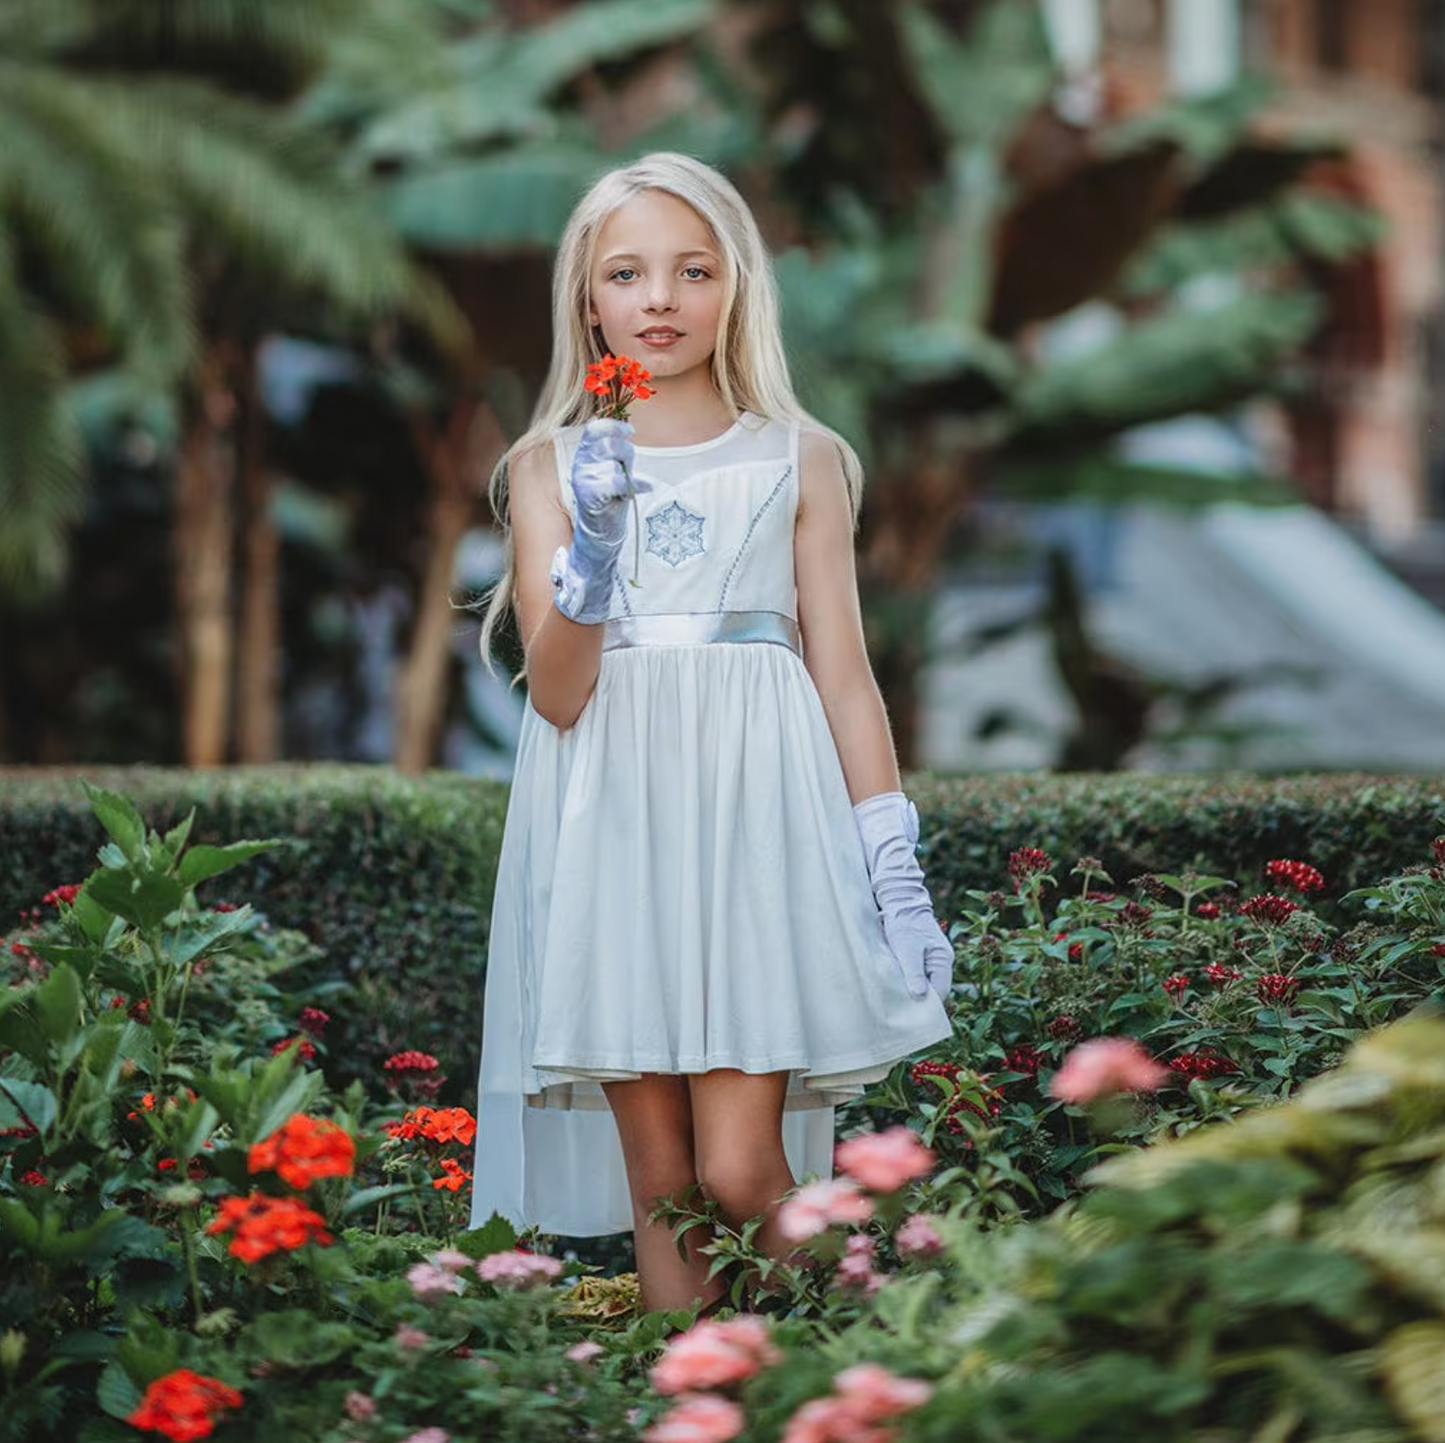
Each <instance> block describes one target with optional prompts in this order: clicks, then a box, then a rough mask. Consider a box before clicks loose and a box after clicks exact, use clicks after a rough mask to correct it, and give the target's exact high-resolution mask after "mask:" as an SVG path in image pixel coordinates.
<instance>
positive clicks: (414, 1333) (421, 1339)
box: [391, 1323, 431, 1351]
mask: <svg viewBox="0 0 1445 1443" xmlns="http://www.w3.org/2000/svg"><path fill="white" fill-rule="evenodd" d="M391 1340H392V1342H393V1343H395V1344H396V1346H397V1347H398V1348H406V1349H407V1350H408V1351H411V1350H413V1349H416V1348H425V1347H426V1345H427V1344H428V1343H430V1342H431V1334H430V1333H424V1332H422V1330H421V1329H420V1328H413V1327H412V1325H411V1324H410V1323H401V1324H399V1325H398V1327H397V1330H396V1332H394V1333H393V1334H392V1335H391Z"/></svg>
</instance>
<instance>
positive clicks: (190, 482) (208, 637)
mask: <svg viewBox="0 0 1445 1443" xmlns="http://www.w3.org/2000/svg"><path fill="white" fill-rule="evenodd" d="M198 392H199V393H198V395H197V396H196V398H195V402H194V403H193V406H192V409H191V414H190V415H189V417H188V419H187V424H186V429H185V435H184V437H183V439H182V443H181V453H180V457H179V464H178V467H177V474H176V513H175V568H176V615H177V621H178V625H179V628H180V638H181V666H180V670H181V734H182V746H183V750H184V754H185V761H186V764H187V766H192V767H214V766H221V765H223V764H224V763H225V761H226V759H227V752H228V745H229V741H230V721H231V663H232V653H233V636H232V630H233V622H232V616H231V575H232V569H233V568H232V561H231V520H232V492H233V489H234V482H235V456H234V453H233V450H232V447H231V445H230V442H229V440H228V437H227V435H226V431H227V430H228V428H229V427H230V424H231V421H232V418H233V415H234V411H235V398H234V396H233V395H232V393H231V390H230V387H229V385H228V381H227V375H226V366H225V362H224V358H223V356H222V355H221V354H220V353H218V352H217V351H215V350H212V351H211V352H210V353H209V354H208V355H207V356H206V357H205V358H204V360H203V362H202V364H201V368H200V375H199V378H198Z"/></svg>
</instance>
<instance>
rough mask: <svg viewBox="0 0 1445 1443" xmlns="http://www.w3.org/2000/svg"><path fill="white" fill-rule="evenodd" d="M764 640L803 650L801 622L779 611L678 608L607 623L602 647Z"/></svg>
mask: <svg viewBox="0 0 1445 1443" xmlns="http://www.w3.org/2000/svg"><path fill="white" fill-rule="evenodd" d="M717 641H722V642H762V643H764V644H767V645H771V646H786V647H787V648H788V649H789V650H790V651H795V652H797V653H799V655H801V654H802V646H801V644H800V641H799V637H798V623H797V622H796V621H794V620H793V618H792V617H791V616H784V615H783V613H782V612H780V611H675V612H665V613H661V614H659V615H655V616H622V617H618V618H616V619H615V620H613V621H609V622H608V623H607V631H606V633H605V634H604V636H603V638H602V650H603V651H617V650H619V649H620V648H622V647H627V646H706V645H708V644H709V643H712V642H717Z"/></svg>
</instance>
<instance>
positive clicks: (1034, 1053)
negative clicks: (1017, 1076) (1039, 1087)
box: [1003, 1042, 1044, 1077]
mask: <svg viewBox="0 0 1445 1443" xmlns="http://www.w3.org/2000/svg"><path fill="white" fill-rule="evenodd" d="M1043 1061H1044V1056H1043V1053H1041V1052H1040V1051H1039V1050H1038V1048H1037V1047H1030V1046H1029V1045H1028V1043H1026V1042H1023V1043H1020V1044H1019V1045H1018V1046H1017V1047H1013V1048H1010V1049H1009V1051H1008V1053H1007V1054H1006V1055H1005V1057H1004V1060H1003V1065H1004V1067H1005V1069H1006V1070H1007V1071H1009V1072H1022V1073H1023V1074H1024V1075H1025V1076H1026V1077H1036V1076H1037V1075H1038V1071H1039V1068H1040V1067H1041V1066H1042V1065H1043Z"/></svg>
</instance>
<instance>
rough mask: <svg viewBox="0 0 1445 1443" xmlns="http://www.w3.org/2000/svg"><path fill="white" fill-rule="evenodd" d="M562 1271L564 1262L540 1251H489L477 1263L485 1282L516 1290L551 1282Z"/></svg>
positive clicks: (479, 1273) (478, 1272) (480, 1276)
mask: <svg viewBox="0 0 1445 1443" xmlns="http://www.w3.org/2000/svg"><path fill="white" fill-rule="evenodd" d="M561 1273H562V1264H561V1263H559V1262H558V1261H557V1259H556V1258H544V1257H542V1256H541V1255H540V1254H538V1253H524V1252H519V1251H518V1252H509V1253H489V1254H488V1255H487V1256H486V1257H484V1258H483V1259H482V1260H481V1262H479V1263H478V1264H477V1276H478V1277H479V1278H480V1279H481V1280H482V1281H483V1282H484V1283H495V1284H496V1285H497V1287H499V1288H511V1289H513V1290H514V1291H518V1290H521V1289H523V1288H531V1287H535V1286H537V1285H538V1284H539V1283H549V1282H551V1281H552V1279H553V1278H556V1277H560V1276H561Z"/></svg>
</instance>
